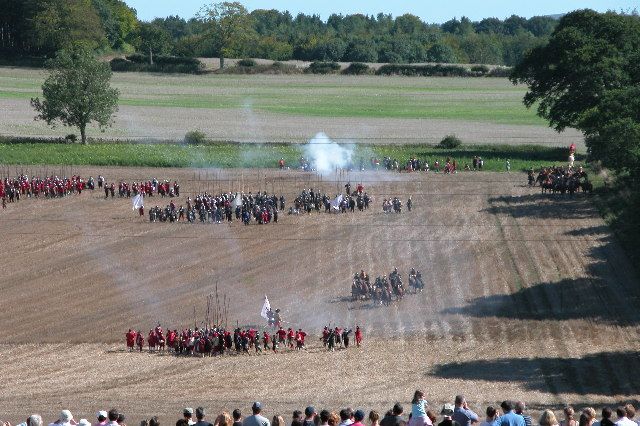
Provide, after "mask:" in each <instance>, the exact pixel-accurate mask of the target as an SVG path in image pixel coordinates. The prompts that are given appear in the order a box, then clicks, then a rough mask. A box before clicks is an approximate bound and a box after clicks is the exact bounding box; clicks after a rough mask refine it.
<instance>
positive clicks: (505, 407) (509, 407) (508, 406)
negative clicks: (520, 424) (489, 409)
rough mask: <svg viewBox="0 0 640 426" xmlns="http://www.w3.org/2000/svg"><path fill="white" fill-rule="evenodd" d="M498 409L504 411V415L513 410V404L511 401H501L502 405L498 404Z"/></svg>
mask: <svg viewBox="0 0 640 426" xmlns="http://www.w3.org/2000/svg"><path fill="white" fill-rule="evenodd" d="M500 408H502V411H504V412H505V413H508V412H509V411H511V410H513V403H512V402H511V401H502V404H500Z"/></svg>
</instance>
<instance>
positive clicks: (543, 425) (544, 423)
mask: <svg viewBox="0 0 640 426" xmlns="http://www.w3.org/2000/svg"><path fill="white" fill-rule="evenodd" d="M539 423H540V426H557V424H558V419H556V415H555V414H553V411H551V410H544V411H543V412H542V415H541V416H540V422H539Z"/></svg>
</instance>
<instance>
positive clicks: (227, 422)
mask: <svg viewBox="0 0 640 426" xmlns="http://www.w3.org/2000/svg"><path fill="white" fill-rule="evenodd" d="M214 425H215V426H231V425H233V419H232V418H231V416H230V415H229V413H227V412H226V411H223V412H222V413H221V414H219V415H218V417H216V421H215V423H214Z"/></svg>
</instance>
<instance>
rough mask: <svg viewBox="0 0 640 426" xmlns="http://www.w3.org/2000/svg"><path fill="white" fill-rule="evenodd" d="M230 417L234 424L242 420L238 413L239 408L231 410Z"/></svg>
mask: <svg viewBox="0 0 640 426" xmlns="http://www.w3.org/2000/svg"><path fill="white" fill-rule="evenodd" d="M232 415H233V421H234V422H238V421H240V419H241V418H242V412H241V411H240V409H239V408H236V409H235V410H233V413H232Z"/></svg>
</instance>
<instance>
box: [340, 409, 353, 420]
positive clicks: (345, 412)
mask: <svg viewBox="0 0 640 426" xmlns="http://www.w3.org/2000/svg"><path fill="white" fill-rule="evenodd" d="M351 417H353V410H352V409H351V408H343V409H342V410H340V421H343V422H345V421H347V420H351Z"/></svg>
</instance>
